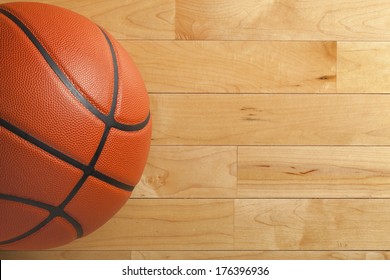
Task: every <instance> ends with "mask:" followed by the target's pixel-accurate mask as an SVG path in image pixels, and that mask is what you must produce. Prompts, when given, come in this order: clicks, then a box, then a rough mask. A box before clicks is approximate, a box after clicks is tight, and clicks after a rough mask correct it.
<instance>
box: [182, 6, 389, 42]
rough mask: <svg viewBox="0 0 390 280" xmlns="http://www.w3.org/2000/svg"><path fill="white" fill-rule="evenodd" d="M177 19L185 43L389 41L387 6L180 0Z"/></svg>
mask: <svg viewBox="0 0 390 280" xmlns="http://www.w3.org/2000/svg"><path fill="white" fill-rule="evenodd" d="M176 17H177V23H176V25H177V37H178V38H180V39H196V40H199V39H209V40H389V39H390V28H389V27H390V26H389V21H388V19H389V17H390V3H389V2H387V1H383V0H366V1H345V0H342V1H340V0H328V1H322V0H305V1H303V0H300V1H295V0H294V1H292V0H280V1H268V0H260V1H259V0H242V1H235V0H216V1H208V0H177V11H176Z"/></svg>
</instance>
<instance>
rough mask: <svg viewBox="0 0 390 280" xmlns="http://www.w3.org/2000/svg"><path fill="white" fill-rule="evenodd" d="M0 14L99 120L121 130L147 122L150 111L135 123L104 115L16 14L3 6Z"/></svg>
mask: <svg viewBox="0 0 390 280" xmlns="http://www.w3.org/2000/svg"><path fill="white" fill-rule="evenodd" d="M0 14H3V15H5V16H6V17H7V18H8V19H10V20H11V21H12V22H13V23H14V24H16V26H18V27H19V28H20V29H21V30H22V31H23V33H24V34H25V35H26V36H27V38H28V39H29V40H30V41H31V42H32V43H33V45H34V46H35V47H36V48H37V50H38V51H39V52H40V54H41V55H42V56H43V58H44V59H45V61H46V62H47V63H48V65H49V66H50V68H51V69H52V70H53V71H54V73H55V74H56V75H57V77H58V78H59V79H60V81H61V82H62V83H63V84H64V85H65V87H66V88H67V89H68V90H69V91H70V93H71V94H72V95H73V96H74V97H75V98H76V99H77V100H78V101H79V102H80V103H81V104H82V105H83V107H84V108H86V109H87V110H88V111H89V112H91V113H92V114H93V115H95V116H96V117H97V118H99V119H100V120H101V121H103V122H104V123H110V125H111V127H114V128H117V129H118V130H123V131H138V130H141V129H142V128H144V127H145V126H146V125H147V124H148V122H149V119H150V112H149V113H148V115H147V116H146V118H145V120H144V121H142V122H140V123H137V124H124V123H120V122H118V121H116V120H115V119H110V118H109V115H105V114H103V113H102V112H100V111H99V110H98V109H97V108H96V107H94V106H93V104H92V103H91V102H90V101H89V100H88V99H87V98H86V97H85V96H84V94H82V93H81V92H80V91H79V90H78V89H77V88H76V87H75V85H74V84H73V83H72V82H71V80H70V79H69V78H68V76H67V75H66V73H65V72H64V71H62V70H61V69H60V67H59V66H58V65H59V64H58V63H56V62H55V61H54V60H53V58H52V57H51V56H50V54H49V53H48V52H47V50H46V48H45V47H44V46H43V45H42V44H41V43H40V41H39V40H38V38H37V37H36V36H35V35H34V34H33V32H32V31H31V30H30V29H29V28H28V27H27V26H26V25H25V24H24V23H23V22H22V21H21V20H20V19H19V18H18V17H17V16H15V15H14V14H12V13H11V12H10V11H8V10H6V9H4V8H0ZM99 29H101V28H100V27H99ZM101 31H102V30H101ZM102 32H103V31H102ZM103 34H104V36H105V37H106V39H107V36H106V35H105V33H104V32H103Z"/></svg>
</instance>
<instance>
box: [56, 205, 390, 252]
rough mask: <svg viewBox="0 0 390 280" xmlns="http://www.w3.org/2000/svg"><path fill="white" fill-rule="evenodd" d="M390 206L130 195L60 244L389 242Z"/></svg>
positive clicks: (215, 246) (279, 246)
mask: <svg viewBox="0 0 390 280" xmlns="http://www.w3.org/2000/svg"><path fill="white" fill-rule="evenodd" d="M389 214H390V204H389V203H388V200H386V199H375V200H366V199H365V200H353V199H331V200H329V199H315V200H313V199H236V200H232V199H190V200H181V199H131V200H129V202H128V203H127V204H126V206H125V207H124V208H123V209H122V210H121V211H120V212H119V213H118V214H117V215H116V216H115V217H114V218H113V219H111V220H110V221H109V222H108V223H107V224H106V225H105V226H103V227H102V228H100V229H99V230H97V231H96V232H94V233H92V234H91V235H89V236H87V237H85V238H83V239H79V240H76V241H75V242H73V243H71V244H69V245H66V246H64V247H62V248H59V250H91V249H93V250H135V251H139V250H238V251H241V250H282V251H283V250H336V251H337V250H370V251H375V250H389V249H390V236H389V234H388V228H389V226H390V221H389V219H388V216H389ZM113 228H115V230H113Z"/></svg>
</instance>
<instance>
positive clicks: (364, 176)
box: [238, 146, 390, 198]
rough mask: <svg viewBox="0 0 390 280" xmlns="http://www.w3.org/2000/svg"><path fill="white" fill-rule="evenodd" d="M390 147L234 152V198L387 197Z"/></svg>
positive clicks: (308, 148) (389, 194) (278, 149)
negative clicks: (235, 171)
mask: <svg viewBox="0 0 390 280" xmlns="http://www.w3.org/2000/svg"><path fill="white" fill-rule="evenodd" d="M389 183H390V148H389V147H344V146H343V147H335V146H330V147H329V146H327V147H323V146H311V147H297V146H289V147H239V150H238V196H239V197H251V198H254V197H263V198H264V197H270V198H281V197H300V198H303V197H340V198H353V197H356V198H362V197H383V198H384V197H386V198H389V197H390V185H389Z"/></svg>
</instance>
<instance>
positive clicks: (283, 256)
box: [131, 251, 390, 260]
mask: <svg viewBox="0 0 390 280" xmlns="http://www.w3.org/2000/svg"><path fill="white" fill-rule="evenodd" d="M131 257H132V259H133V260H389V259H390V252H389V251H133V252H131Z"/></svg>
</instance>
